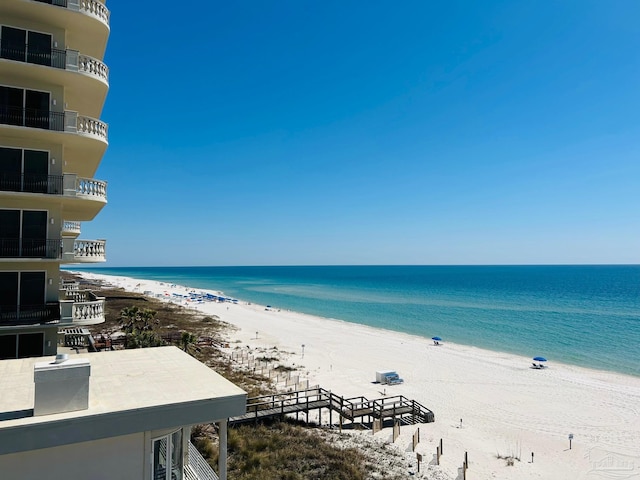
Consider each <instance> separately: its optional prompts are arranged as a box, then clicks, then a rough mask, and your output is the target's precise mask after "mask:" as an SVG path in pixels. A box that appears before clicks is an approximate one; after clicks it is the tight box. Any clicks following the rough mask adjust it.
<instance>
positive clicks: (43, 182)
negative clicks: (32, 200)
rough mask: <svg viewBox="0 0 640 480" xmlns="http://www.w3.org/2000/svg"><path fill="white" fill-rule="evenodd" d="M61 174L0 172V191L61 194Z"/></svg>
mask: <svg viewBox="0 0 640 480" xmlns="http://www.w3.org/2000/svg"><path fill="white" fill-rule="evenodd" d="M62 180H63V176H62V175H46V174H42V175H41V174H37V173H26V174H21V173H0V191H3V192H28V193H47V194H51V195H61V194H62V185H63V182H62Z"/></svg>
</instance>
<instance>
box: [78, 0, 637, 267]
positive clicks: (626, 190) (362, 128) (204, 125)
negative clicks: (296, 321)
mask: <svg viewBox="0 0 640 480" xmlns="http://www.w3.org/2000/svg"><path fill="white" fill-rule="evenodd" d="M107 6H109V8H111V10H112V12H111V14H112V16H111V37H110V41H109V46H108V48H107V54H106V57H105V60H106V63H107V64H108V65H109V67H110V69H111V77H110V80H111V89H110V92H109V96H108V97H107V102H106V105H105V108H104V111H103V115H102V119H103V120H104V121H106V122H108V123H109V141H110V146H109V149H108V150H107V153H106V155H105V156H104V159H103V162H102V164H101V166H100V169H99V170H98V173H97V175H96V177H97V178H99V179H102V180H106V181H108V182H109V187H108V195H109V204H108V205H107V206H106V207H105V208H104V209H103V210H102V212H101V213H100V214H99V216H98V217H97V218H96V219H95V220H94V221H93V222H86V223H84V224H83V226H82V230H83V233H82V237H83V238H87V239H91V238H106V239H107V257H108V259H109V261H108V263H107V266H138V265H292V264H295V265H312V264H529V263H532V264H539V263H640V161H639V157H640V56H639V55H638V52H640V35H639V33H638V19H639V18H640V2H638V1H637V0H616V1H615V2H602V1H591V0H579V1H537V2H532V1H525V0H523V1H516V2H514V1H489V0H486V1H482V2H470V1H465V2H462V1H460V2H455V1H438V2H436V1H403V2H389V1H386V2H381V1H369V2H362V1H358V2H354V1H349V0H340V1H317V2H310V1H303V0H291V1H287V0H280V1H277V2H264V1H255V2H253V1H244V2H242V1H241V2H221V1H212V2H208V1H201V2H195V3H194V2H191V3H184V4H175V3H172V2H166V1H165V2H163V1H157V0H154V1H150V0H140V1H127V2H117V1H115V0H112V1H111V2H107Z"/></svg>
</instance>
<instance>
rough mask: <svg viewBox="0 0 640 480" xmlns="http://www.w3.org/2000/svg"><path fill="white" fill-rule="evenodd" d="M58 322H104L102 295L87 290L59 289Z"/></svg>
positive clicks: (83, 323)
mask: <svg viewBox="0 0 640 480" xmlns="http://www.w3.org/2000/svg"><path fill="white" fill-rule="evenodd" d="M61 293H62V296H63V298H62V299H61V300H60V323H61V324H64V325H94V324H96V323H102V322H104V320H105V318H104V302H105V299H104V297H98V296H97V295H95V294H94V293H93V292H91V291H89V290H78V289H77V288H64V289H61Z"/></svg>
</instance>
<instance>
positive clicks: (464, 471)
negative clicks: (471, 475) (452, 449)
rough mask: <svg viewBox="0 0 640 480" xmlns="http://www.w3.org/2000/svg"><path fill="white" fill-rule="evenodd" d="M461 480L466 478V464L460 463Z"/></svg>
mask: <svg viewBox="0 0 640 480" xmlns="http://www.w3.org/2000/svg"><path fill="white" fill-rule="evenodd" d="M462 480H467V464H466V463H463V464H462Z"/></svg>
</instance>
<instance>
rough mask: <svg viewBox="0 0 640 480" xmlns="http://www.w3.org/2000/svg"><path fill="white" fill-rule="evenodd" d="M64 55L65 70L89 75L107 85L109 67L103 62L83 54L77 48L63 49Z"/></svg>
mask: <svg viewBox="0 0 640 480" xmlns="http://www.w3.org/2000/svg"><path fill="white" fill-rule="evenodd" d="M64 57H65V59H66V61H65V69H66V70H70V71H72V72H80V73H83V74H85V75H89V76H91V77H94V78H97V79H98V80H101V81H103V82H104V83H106V84H107V85H109V67H107V66H106V65H105V64H104V62H101V61H100V60H98V59H97V58H93V57H90V56H89V55H84V54H82V53H80V52H78V51H77V50H65V51H64Z"/></svg>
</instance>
